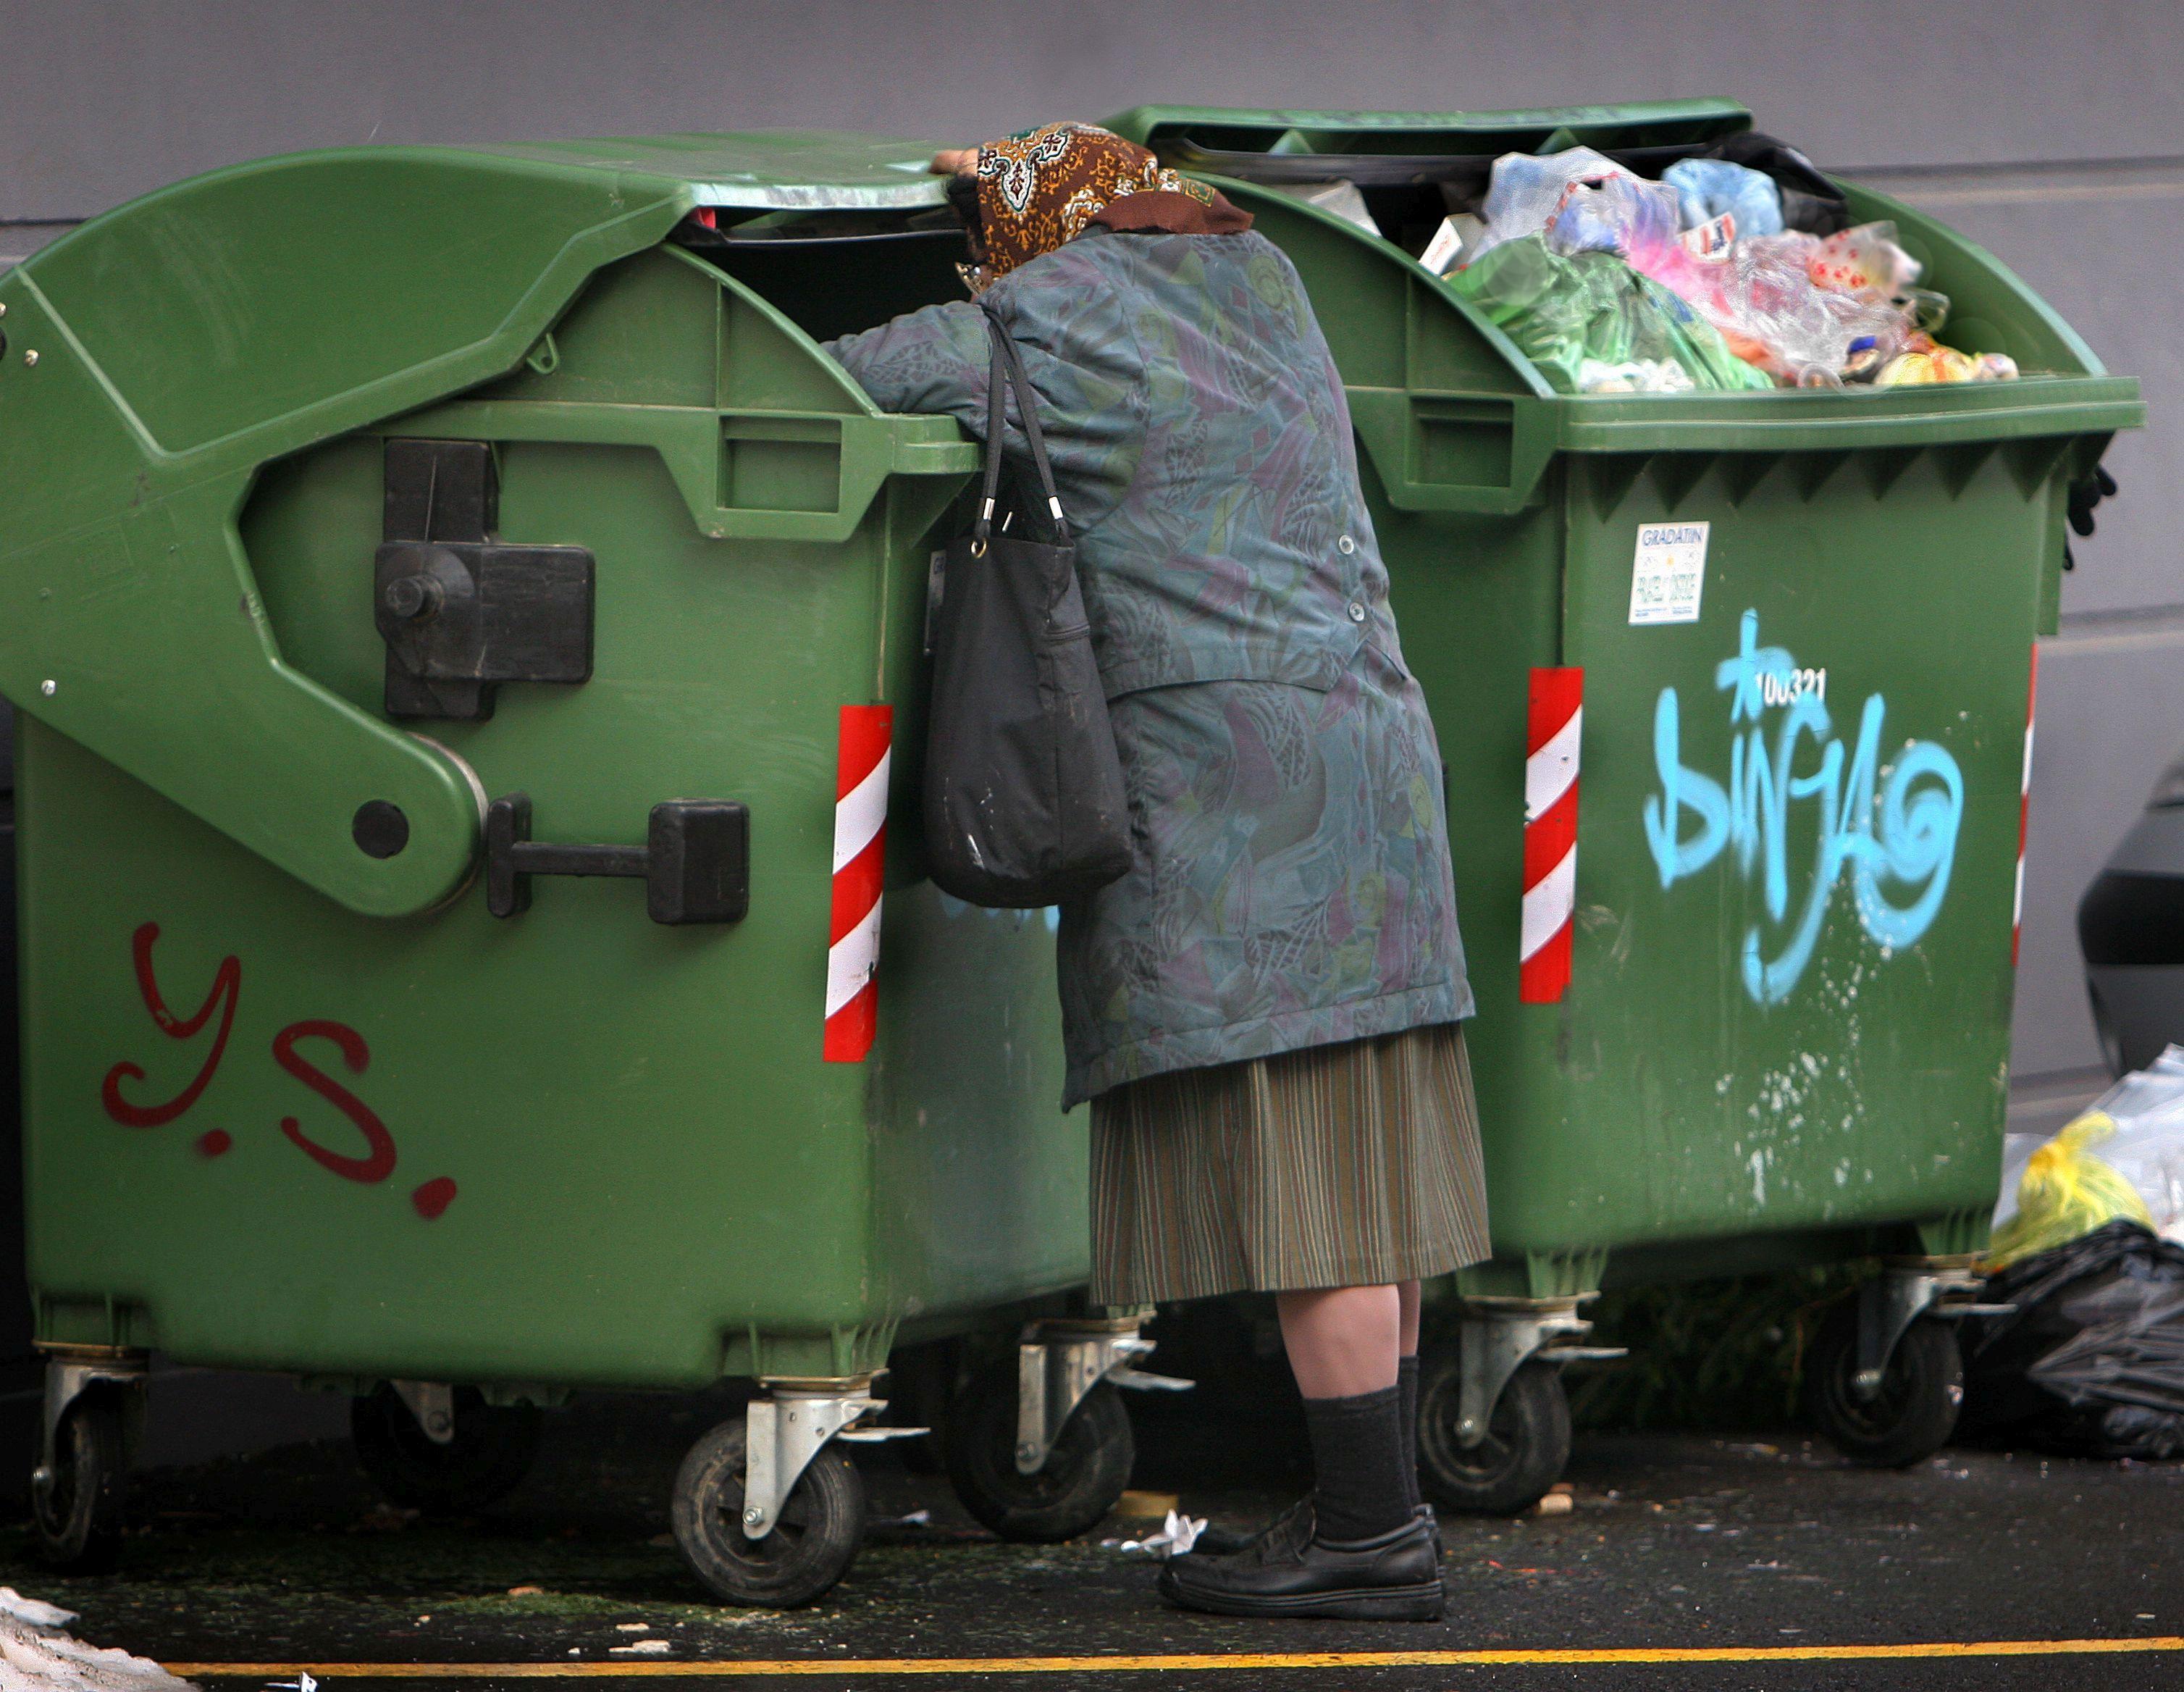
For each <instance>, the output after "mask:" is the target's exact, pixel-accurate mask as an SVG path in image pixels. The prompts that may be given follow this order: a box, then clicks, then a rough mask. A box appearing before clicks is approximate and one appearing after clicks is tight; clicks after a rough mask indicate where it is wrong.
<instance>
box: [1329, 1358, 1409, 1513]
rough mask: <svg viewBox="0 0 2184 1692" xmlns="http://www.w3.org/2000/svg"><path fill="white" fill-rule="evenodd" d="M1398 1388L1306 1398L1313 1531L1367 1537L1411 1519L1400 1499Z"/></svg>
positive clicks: (1400, 1391) (1404, 1493) (1404, 1491)
mask: <svg viewBox="0 0 2184 1692" xmlns="http://www.w3.org/2000/svg"><path fill="white" fill-rule="evenodd" d="M1402 1416H1403V1389H1402V1388H1401V1387H1400V1386H1396V1387H1383V1388H1381V1389H1380V1390H1379V1392H1377V1393H1358V1394H1357V1397H1355V1398H1350V1399H1306V1400H1305V1401H1304V1420H1305V1427H1306V1429H1307V1432H1310V1434H1311V1435H1312V1466H1313V1468H1314V1469H1315V1470H1317V1471H1318V1484H1317V1485H1316V1486H1315V1487H1314V1488H1313V1489H1312V1509H1313V1511H1314V1513H1315V1516H1316V1517H1317V1523H1316V1532H1317V1536H1318V1538H1322V1539H1369V1538H1373V1536H1374V1535H1376V1534H1380V1533H1387V1532H1388V1531H1389V1530H1390V1528H1395V1527H1402V1526H1403V1525H1404V1524H1405V1523H1406V1522H1409V1520H1410V1519H1411V1507H1410V1505H1408V1504H1407V1503H1406V1502H1405V1501H1404V1500H1405V1499H1407V1497H1408V1495H1409V1494H1408V1489H1407V1487H1406V1486H1405V1484H1404V1480H1403V1452H1404V1445H1403V1428H1402Z"/></svg>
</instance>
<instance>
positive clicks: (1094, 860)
mask: <svg viewBox="0 0 2184 1692" xmlns="http://www.w3.org/2000/svg"><path fill="white" fill-rule="evenodd" d="M986 327H987V329H988V331H989V333H990V335H991V336H992V338H993V345H994V363H993V372H992V379H991V384H990V386H991V397H990V399H989V402H988V410H987V426H986V474H985V486H984V489H983V494H982V495H981V497H980V500H979V503H978V517H977V518H976V520H975V521H974V522H972V527H971V532H970V533H968V534H964V535H959V536H957V537H956V540H955V542H954V543H953V544H951V545H950V547H949V549H948V556H947V562H946V565H945V567H944V574H943V576H942V578H941V583H940V603H939V607H938V610H937V611H936V612H935V614H934V620H933V695H932V701H931V706H930V708H929V710H928V715H927V719H926V745H925V847H926V857H927V862H928V868H929V873H930V874H931V875H932V877H933V881H934V882H935V884H937V885H939V887H940V889H941V890H942V891H944V892H948V893H952V894H954V895H955V896H956V897H957V898H959V899H962V900H965V901H967V902H969V903H971V904H973V905H986V906H993V907H1002V908H1024V907H1036V906H1039V905H1053V904H1059V903H1061V902H1063V901H1065V900H1068V899H1076V898H1082V897H1083V896H1085V895H1086V894H1088V893H1091V892H1094V891H1096V890H1097V889H1099V888H1101V887H1104V886H1106V885H1107V883H1109V882H1110V881H1112V880H1115V878H1116V877H1117V876H1118V875H1120V874H1122V873H1123V871H1124V870H1126V869H1128V868H1129V865H1130V834H1129V813H1128V806H1127V804H1126V802H1125V801H1124V798H1123V765H1122V760H1121V759H1120V757H1117V754H1116V751H1115V734H1114V729H1113V728H1112V725H1111V724H1110V723H1109V722H1108V720H1107V696H1106V691H1105V690H1104V689H1103V688H1102V687H1101V685H1100V672H1099V668H1098V667H1097V666H1096V665H1095V663H1094V662H1093V660H1092V630H1091V625H1090V624H1089V622H1088V621H1087V620H1086V618H1085V615H1084V595H1083V594H1082V592H1081V591H1080V590H1079V589H1078V584H1077V549H1076V548H1075V546H1074V545H1073V544H1071V541H1070V538H1069V528H1068V525H1067V522H1064V521H1063V518H1062V515H1061V500H1059V499H1057V498H1056V496H1055V491H1054V476H1053V473H1052V472H1051V471H1050V469H1049V468H1048V466H1047V459H1046V442H1045V438H1044V437H1043V436H1042V435H1041V433H1040V432H1039V411H1038V404H1039V402H1038V398H1037V396H1036V395H1035V394H1034V393H1033V392H1032V386H1031V382H1030V380H1029V378H1028V377H1026V376H1025V374H1024V369H1023V361H1022V356H1021V355H1019V354H1018V353H1017V349H1016V343H1014V342H1013V341H1011V339H1010V338H1009V334H1008V331H1007V329H1006V327H1004V326H1003V324H1002V323H1001V321H1000V318H999V317H998V316H996V315H995V313H994V311H993V310H992V309H991V308H990V307H987V308H986ZM1011 386H1013V387H1014V388H1015V389H1016V395H1017V410H1018V411H1019V412H1020V413H1021V414H1022V420H1023V430H1024V435H1025V438H1027V439H1028V441H1029V443H1030V444H1031V456H1032V462H1033V465H1034V466H1035V467H1036V469H1037V471H1038V473H1039V492H1040V494H1041V496H1042V498H1043V500H1044V505H1043V509H1042V510H1041V511H1040V512H1039V520H1040V521H1041V522H1042V523H1043V524H1044V526H1045V528H1046V530H1047V533H1048V539H1045V540H1043V541H1042V540H1034V539H1031V537H1030V535H1029V534H1028V533H1019V534H1017V535H1014V536H1012V535H1011V534H1009V533H1006V528H1007V527H1011V526H1013V527H1016V528H1018V529H1020V530H1023V529H1028V526H1029V524H1028V514H1020V520H1019V521H1018V522H1017V523H1015V524H1014V525H1005V526H1004V528H1003V530H1002V531H1001V532H998V533H997V532H996V531H995V528H994V508H995V504H996V503H997V501H998V499H999V490H1000V472H1001V443H1002V425H1003V405H1004V397H1005V396H1006V394H1007V392H1008V390H1009V388H1011Z"/></svg>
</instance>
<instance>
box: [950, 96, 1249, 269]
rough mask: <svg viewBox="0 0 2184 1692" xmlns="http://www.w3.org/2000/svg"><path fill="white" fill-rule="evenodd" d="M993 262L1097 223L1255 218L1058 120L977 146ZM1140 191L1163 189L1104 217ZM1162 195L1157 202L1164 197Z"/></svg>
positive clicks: (1166, 226) (1194, 228) (1193, 224)
mask: <svg viewBox="0 0 2184 1692" xmlns="http://www.w3.org/2000/svg"><path fill="white" fill-rule="evenodd" d="M1131 195H1147V196H1153V197H1155V199H1154V200H1148V201H1145V202H1144V203H1143V204H1141V205H1140V206H1138V207H1134V208H1132V210H1133V213H1134V215H1131V216H1128V217H1127V218H1126V217H1122V216H1113V217H1103V216H1102V215H1101V214H1103V213H1106V212H1107V210H1108V208H1109V207H1110V206H1112V205H1113V204H1115V203H1116V202H1117V201H1119V200H1121V199H1123V198H1125V197H1126V196H1131ZM1155 202H1157V204H1156V203H1155ZM978 220H979V222H980V224H981V225H982V226H983V233H984V235H985V241H986V265H985V269H986V272H987V274H988V275H989V276H1001V275H1005V274H1006V272H1008V271H1012V270H1014V269H1016V267H1017V265H1021V264H1023V263H1024V262H1026V261H1027V260H1031V259H1036V258H1037V257H1038V256H1039V254H1042V253H1050V252H1052V251H1053V250H1054V249H1055V248H1056V247H1059V246H1061V244H1062V243H1064V242H1065V241H1073V240H1075V239H1076V238H1077V237H1078V236H1079V235H1082V234H1083V233H1084V232H1085V230H1086V229H1087V228H1088V227H1089V226H1091V225H1092V224H1093V223H1094V222H1095V221H1099V222H1110V223H1112V224H1113V225H1114V226H1117V227H1128V228H1131V229H1137V230H1148V231H1151V230H1161V231H1167V232H1172V233H1176V234H1213V235H1226V234H1234V233H1237V232H1240V231H1243V230H1245V229H1249V228H1250V227H1251V218H1250V217H1249V215H1246V214H1245V213H1244V212H1242V211H1240V210H1238V209H1236V208H1235V207H1234V206H1233V205H1231V204H1229V202H1228V201H1227V200H1226V199H1224V198H1222V197H1221V195H1219V194H1218V193H1215V192H1214V191H1213V190H1212V188H1209V187H1206V185H1205V184H1204V183H1203V182H1194V181H1191V180H1190V178H1189V177H1187V176H1178V174H1177V173H1176V172H1175V171H1173V170H1163V169H1162V167H1161V163H1160V160H1158V159H1156V158H1154V157H1153V155H1152V154H1151V153H1148V152H1147V151H1146V150H1145V148H1142V147H1139V146H1136V145H1135V144H1134V143H1133V142H1128V141H1125V140H1123V137H1121V136H1119V135H1116V134H1114V133H1112V131H1107V130H1104V129H1100V128H1099V127H1098V126H1095V125H1093V124H1089V123H1053V124H1048V125H1047V126H1045V128H1043V129H1034V130H1027V131H1025V132H1024V133H1022V135H1012V136H1010V137H1008V138H1007V139H1006V140H1005V141H995V142H989V143H988V144H987V145H986V146H983V147H982V148H979V149H978Z"/></svg>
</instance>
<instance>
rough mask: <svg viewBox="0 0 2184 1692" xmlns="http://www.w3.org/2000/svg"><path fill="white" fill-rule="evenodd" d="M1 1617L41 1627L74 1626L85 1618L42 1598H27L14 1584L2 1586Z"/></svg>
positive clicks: (0, 1587) (0, 1588) (0, 1593)
mask: <svg viewBox="0 0 2184 1692" xmlns="http://www.w3.org/2000/svg"><path fill="white" fill-rule="evenodd" d="M0 1617H6V1618H7V1619H8V1620H9V1621H11V1622H28V1623H29V1624H30V1625H31V1627H33V1628H40V1629H52V1628H72V1627H74V1626H75V1624H76V1623H77V1622H80V1621H81V1620H82V1619H83V1618H82V1617H80V1616H78V1615H77V1614H76V1612H75V1611H73V1610H64V1609H62V1608H61V1606H60V1605H58V1604H48V1603H47V1602H46V1600H44V1599H42V1598H25V1596H24V1595H23V1594H21V1593H20V1592H18V1591H16V1590H15V1589H14V1587H12V1586H0Z"/></svg>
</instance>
